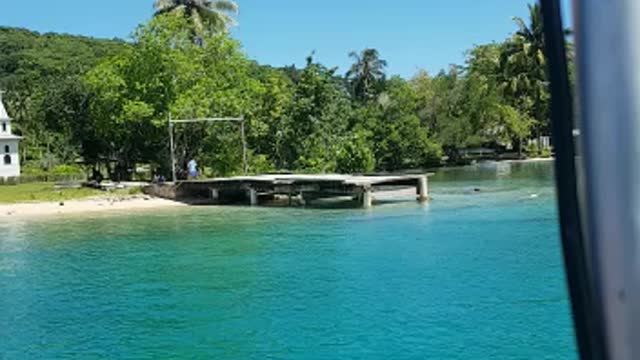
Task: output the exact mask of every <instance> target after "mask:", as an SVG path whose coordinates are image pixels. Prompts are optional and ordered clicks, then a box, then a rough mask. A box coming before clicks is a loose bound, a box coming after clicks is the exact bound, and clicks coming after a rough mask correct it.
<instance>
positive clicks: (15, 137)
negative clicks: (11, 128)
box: [0, 134, 22, 141]
mask: <svg viewBox="0 0 640 360" xmlns="http://www.w3.org/2000/svg"><path fill="white" fill-rule="evenodd" d="M20 139H22V136H18V135H13V134H8V135H2V134H0V141H1V140H20Z"/></svg>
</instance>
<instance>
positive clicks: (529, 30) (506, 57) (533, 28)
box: [498, 4, 549, 135]
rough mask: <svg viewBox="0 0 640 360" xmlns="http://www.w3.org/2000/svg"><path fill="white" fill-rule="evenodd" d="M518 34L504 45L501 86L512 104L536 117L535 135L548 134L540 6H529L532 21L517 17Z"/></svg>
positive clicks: (520, 110) (500, 73)
mask: <svg viewBox="0 0 640 360" xmlns="http://www.w3.org/2000/svg"><path fill="white" fill-rule="evenodd" d="M514 22H515V23H516V25H517V26H518V30H517V31H516V33H515V34H514V35H513V36H512V37H511V38H510V39H508V40H507V41H506V42H505V43H504V45H503V46H502V54H501V56H500V68H501V69H500V71H499V73H498V74H499V76H500V77H501V82H502V85H501V88H502V90H503V94H504V96H505V98H506V99H507V100H508V101H509V103H510V105H512V106H514V107H515V108H517V109H518V111H519V112H521V113H522V114H526V115H528V116H529V117H531V118H532V119H535V122H536V126H535V128H534V130H535V132H536V135H542V134H544V133H548V128H549V120H548V107H549V91H548V78H547V74H546V71H545V66H546V61H545V57H544V52H543V49H544V34H543V29H542V15H541V11H540V6H539V5H537V4H536V5H529V22H528V23H527V22H525V20H523V19H521V18H519V17H515V18H514Z"/></svg>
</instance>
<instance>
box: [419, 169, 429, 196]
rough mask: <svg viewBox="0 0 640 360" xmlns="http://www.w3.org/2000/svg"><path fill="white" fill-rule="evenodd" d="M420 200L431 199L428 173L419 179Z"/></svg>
mask: <svg viewBox="0 0 640 360" xmlns="http://www.w3.org/2000/svg"><path fill="white" fill-rule="evenodd" d="M418 201H420V202H425V201H429V182H428V179H427V176H426V175H425V176H421V177H420V178H419V179H418Z"/></svg>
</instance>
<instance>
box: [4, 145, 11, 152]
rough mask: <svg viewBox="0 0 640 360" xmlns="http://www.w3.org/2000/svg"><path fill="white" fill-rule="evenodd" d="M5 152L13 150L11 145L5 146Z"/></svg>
mask: <svg viewBox="0 0 640 360" xmlns="http://www.w3.org/2000/svg"><path fill="white" fill-rule="evenodd" d="M4 152H5V153H7V154H8V153H10V152H11V148H10V147H9V145H5V146H4Z"/></svg>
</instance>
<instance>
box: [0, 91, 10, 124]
mask: <svg viewBox="0 0 640 360" xmlns="http://www.w3.org/2000/svg"><path fill="white" fill-rule="evenodd" d="M4 93H5V91H4V90H0V120H9V114H7V109H6V108H5V107H4V102H2V94H4Z"/></svg>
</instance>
